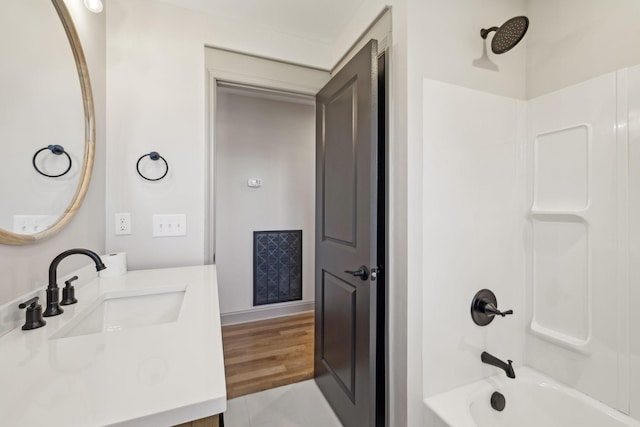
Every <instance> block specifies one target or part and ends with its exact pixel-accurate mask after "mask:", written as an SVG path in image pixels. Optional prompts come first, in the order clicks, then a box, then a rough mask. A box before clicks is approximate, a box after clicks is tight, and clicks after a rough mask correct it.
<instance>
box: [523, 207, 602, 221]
mask: <svg viewBox="0 0 640 427" xmlns="http://www.w3.org/2000/svg"><path fill="white" fill-rule="evenodd" d="M588 214H589V210H588V209H580V210H573V211H569V210H543V209H535V208H533V209H531V217H532V218H533V219H535V220H538V221H558V222H587V217H588Z"/></svg>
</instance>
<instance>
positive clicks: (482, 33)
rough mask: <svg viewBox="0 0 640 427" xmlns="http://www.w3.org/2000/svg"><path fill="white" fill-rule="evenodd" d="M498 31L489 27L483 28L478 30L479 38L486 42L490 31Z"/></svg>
mask: <svg viewBox="0 0 640 427" xmlns="http://www.w3.org/2000/svg"><path fill="white" fill-rule="evenodd" d="M498 29H499V27H491V28H489V29H486V28H483V29H481V30H480V37H482V38H483V39H485V40H486V39H487V36H488V35H489V33H490V32H491V31H498Z"/></svg>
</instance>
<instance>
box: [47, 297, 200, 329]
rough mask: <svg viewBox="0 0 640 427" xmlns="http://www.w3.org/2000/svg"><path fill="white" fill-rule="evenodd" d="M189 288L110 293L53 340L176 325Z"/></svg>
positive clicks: (70, 323) (88, 308)
mask: <svg viewBox="0 0 640 427" xmlns="http://www.w3.org/2000/svg"><path fill="white" fill-rule="evenodd" d="M186 289H187V286H186V285H179V286H165V287H162V288H150V289H135V290H123V291H114V292H106V293H104V294H103V295H101V296H100V297H99V298H98V299H97V300H96V301H95V302H94V303H93V304H91V306H89V307H87V308H86V309H85V310H84V311H82V313H80V314H78V315H77V316H76V317H75V318H74V319H73V320H72V321H71V322H69V323H68V324H67V325H65V326H64V327H63V328H62V329H60V330H59V331H58V332H56V333H55V334H53V335H52V336H51V339H58V338H65V337H74V336H80V335H90V334H100V333H111V332H117V331H122V330H126V329H132V328H141V327H145V326H153V325H160V324H163V323H170V322H175V321H176V320H177V319H178V316H179V315H180V309H181V307H182V301H183V300H184V295H185V292H186Z"/></svg>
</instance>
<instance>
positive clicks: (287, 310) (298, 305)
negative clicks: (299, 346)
mask: <svg viewBox="0 0 640 427" xmlns="http://www.w3.org/2000/svg"><path fill="white" fill-rule="evenodd" d="M286 304H287V305H281V304H278V305H277V306H275V307H255V308H252V309H249V310H242V311H233V312H230V313H223V314H221V315H220V323H221V324H222V326H226V325H235V324H238V323H247V322H255V321H257V320H266V319H273V318H276V317H283V316H291V315H292V314H299V313H305V312H309V311H313V310H314V309H315V303H314V302H313V301H305V302H295V303H286Z"/></svg>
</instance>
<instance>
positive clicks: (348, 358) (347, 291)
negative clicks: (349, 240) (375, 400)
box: [320, 271, 357, 401]
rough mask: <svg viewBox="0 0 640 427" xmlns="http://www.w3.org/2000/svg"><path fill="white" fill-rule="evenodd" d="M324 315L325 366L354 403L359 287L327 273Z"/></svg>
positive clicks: (323, 348) (324, 290)
mask: <svg viewBox="0 0 640 427" xmlns="http://www.w3.org/2000/svg"><path fill="white" fill-rule="evenodd" d="M322 287H323V292H322V294H323V297H324V300H323V304H322V308H323V310H324V313H323V315H322V321H323V325H322V330H323V331H324V334H323V342H322V345H321V348H320V353H321V359H322V363H323V364H324V366H325V367H326V368H327V370H329V372H331V373H332V374H333V376H334V379H335V380H336V381H337V382H338V384H339V385H340V386H341V387H342V388H343V389H344V391H345V392H346V393H347V394H348V395H349V398H350V399H351V400H352V401H354V400H355V395H354V388H355V381H356V371H355V345H354V344H355V339H354V338H355V332H356V331H355V328H356V318H355V315H354V314H355V312H356V289H357V288H356V287H355V286H352V285H350V284H349V283H347V282H345V281H344V280H341V279H340V278H338V277H335V276H334V275H332V274H331V273H327V272H326V271H325V272H324V277H323V281H322Z"/></svg>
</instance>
